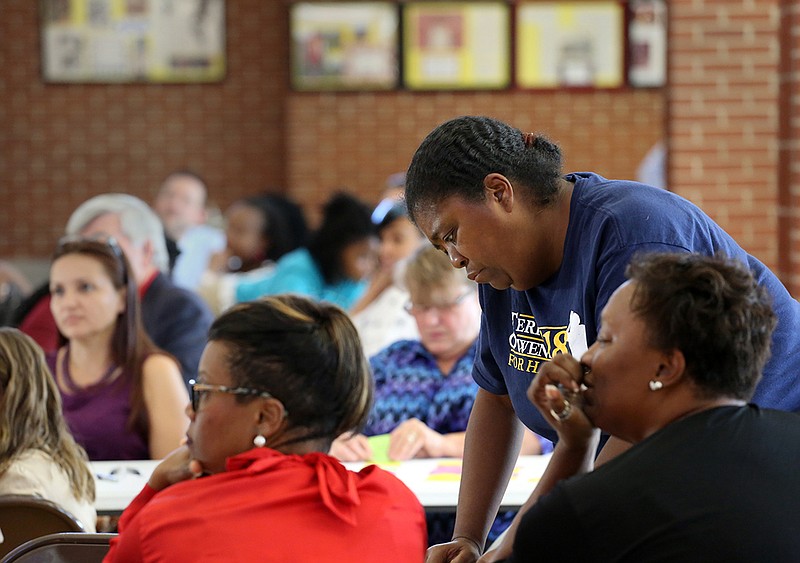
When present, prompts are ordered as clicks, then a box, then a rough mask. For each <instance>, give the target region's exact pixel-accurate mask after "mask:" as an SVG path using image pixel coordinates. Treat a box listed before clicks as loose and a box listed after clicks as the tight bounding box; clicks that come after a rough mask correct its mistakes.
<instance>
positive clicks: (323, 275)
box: [236, 193, 377, 310]
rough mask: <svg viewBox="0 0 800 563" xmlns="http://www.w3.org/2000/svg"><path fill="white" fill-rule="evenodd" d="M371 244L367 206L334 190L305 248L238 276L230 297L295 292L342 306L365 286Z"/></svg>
mask: <svg viewBox="0 0 800 563" xmlns="http://www.w3.org/2000/svg"><path fill="white" fill-rule="evenodd" d="M376 246H377V241H376V237H375V226H374V225H373V224H372V221H371V220H370V210H369V208H368V207H367V206H366V205H365V204H364V203H363V202H361V201H360V200H358V199H357V198H355V197H353V196H351V195H349V194H346V193H339V194H337V195H335V196H333V197H332V198H331V199H330V200H329V201H328V203H326V204H325V209H324V212H323V218H322V225H321V226H320V228H319V229H318V230H317V231H316V232H314V234H313V235H312V236H311V240H310V241H309V244H308V248H298V249H297V250H294V251H292V252H290V253H288V254H286V255H284V256H283V257H282V258H281V259H280V260H278V262H277V264H276V265H275V269H274V270H273V271H272V272H270V273H268V274H266V275H265V276H263V277H262V278H260V279H257V280H247V281H241V282H239V283H238V285H237V286H236V301H238V302H242V301H249V300H251V299H256V298H258V297H261V296H262V295H275V294H278V293H296V294H300V295H306V296H308V297H312V298H314V299H317V300H322V301H328V302H330V303H333V304H335V305H338V306H340V307H341V308H343V309H345V310H348V309H350V308H351V307H352V306H353V305H354V304H355V303H356V301H357V300H358V299H359V298H360V297H361V295H363V293H364V291H365V289H366V287H367V282H366V277H367V275H369V273H370V272H371V271H372V270H373V269H374V264H375V259H376V258H375V247H376Z"/></svg>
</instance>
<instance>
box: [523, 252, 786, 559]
mask: <svg viewBox="0 0 800 563" xmlns="http://www.w3.org/2000/svg"><path fill="white" fill-rule="evenodd" d="M627 274H628V277H629V278H630V279H629V281H628V282H626V283H624V284H623V285H622V286H621V287H620V288H619V289H617V290H616V291H615V292H614V293H613V294H612V296H611V298H610V299H609V300H608V304H607V305H606V307H605V308H604V309H603V313H602V317H601V318H602V324H601V327H600V332H599V334H598V336H597V340H596V342H595V343H594V344H592V346H591V347H590V348H589V350H588V351H587V352H586V353H585V354H583V356H582V357H581V359H580V362H579V361H578V360H576V359H575V358H573V357H572V356H570V355H568V354H561V355H558V356H556V357H554V358H553V360H552V361H551V362H548V363H547V364H545V365H544V366H543V367H542V369H541V371H540V372H539V374H538V375H537V376H536V378H535V379H534V380H533V383H532V384H531V386H530V388H529V389H528V397H529V398H530V400H531V401H532V402H533V404H534V405H535V406H536V408H537V409H538V410H539V412H540V413H541V414H542V416H543V417H545V419H546V420H547V421H548V422H549V423H550V424H551V425H552V426H553V428H554V429H555V431H556V432H557V433H558V438H559V441H558V445H557V446H556V448H555V451H554V453H553V458H552V460H551V462H550V464H549V465H548V467H547V470H546V472H545V474H544V476H543V477H542V480H541V481H540V487H541V489H542V492H544V491H545V490H547V494H546V495H544V496H542V497H541V498H540V499H539V500H538V502H537V503H536V504H534V505H533V506H532V507H531V508H530V509H529V510H528V511H527V512H526V513H525V515H524V516H523V517H522V521H521V523H520V526H519V529H518V530H517V532H516V535H515V541H514V548H513V555H512V556H511V558H510V560H509V561H512V562H514V563H523V562H527V561H552V562H558V561H563V562H572V561H595V562H600V563H602V562H606V561H608V562H611V561H617V562H621V561H635V562H637V563H643V562H656V561H681V562H698V563H699V562H703V563H708V562H713V561H719V562H723V561H724V562H726V563H728V562H752V561H770V562H778V563H780V562H786V563H790V562H794V561H798V560H800V535H798V534H797V530H798V528H800V510H798V509H797V500H798V494H800V472H798V467H800V416H798V415H797V414H796V413H787V412H782V411H777V410H772V409H766V408H760V407H758V406H757V405H755V404H752V403H751V404H748V401H750V399H751V398H752V396H753V390H754V389H755V387H756V384H757V383H758V381H759V379H760V377H761V374H762V370H763V368H764V364H765V363H766V361H767V358H768V356H769V352H770V336H771V335H772V331H773V328H774V327H775V325H776V322H778V319H777V317H776V315H775V314H774V313H773V311H772V308H771V306H770V301H771V299H770V297H769V295H768V293H767V291H766V290H765V289H764V288H763V287H761V286H759V284H758V282H757V280H756V279H755V278H754V277H753V275H752V274H751V273H750V271H749V270H748V268H747V267H746V266H745V265H744V264H742V263H741V262H739V261H736V260H731V259H727V258H723V257H711V256H702V255H699V254H658V253H656V254H649V255H640V256H638V257H637V256H635V257H634V258H633V260H632V262H631V264H630V266H629V267H628V270H627ZM795 353H796V352H795ZM561 390H563V391H561ZM600 429H602V430H603V431H604V432H608V433H610V434H612V435H614V436H619V437H622V438H624V439H625V440H627V441H629V442H630V443H632V444H633V447H632V448H631V449H630V450H628V451H626V452H624V453H622V454H620V455H619V456H618V457H616V458H615V459H613V460H611V461H609V462H607V463H606V464H604V465H602V466H600V467H598V468H597V469H595V470H594V471H592V468H593V462H594V453H595V450H596V448H597V443H598V440H599V436H600ZM569 477H574V478H569Z"/></svg>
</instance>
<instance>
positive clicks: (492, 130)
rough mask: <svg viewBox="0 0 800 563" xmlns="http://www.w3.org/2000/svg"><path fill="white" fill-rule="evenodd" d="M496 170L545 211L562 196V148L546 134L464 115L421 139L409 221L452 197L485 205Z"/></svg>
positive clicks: (412, 172) (409, 179) (409, 192)
mask: <svg viewBox="0 0 800 563" xmlns="http://www.w3.org/2000/svg"><path fill="white" fill-rule="evenodd" d="M492 172H497V173H500V174H502V175H504V176H506V177H507V178H508V179H509V180H511V181H513V182H517V183H519V184H521V185H522V186H524V187H525V188H527V190H528V192H527V196H528V197H529V199H530V201H531V202H532V203H534V204H536V205H538V206H541V207H546V206H548V205H550V204H552V203H553V201H554V200H555V195H556V194H557V193H558V187H559V183H558V180H559V178H560V177H561V150H560V149H559V148H558V146H557V145H556V144H554V143H552V142H551V141H549V140H548V139H546V138H545V137H543V136H541V135H534V134H532V133H523V132H522V131H520V130H519V129H516V128H514V127H511V126H510V125H508V124H506V123H503V122H502V121H498V120H497V119H493V118H491V117H477V116H462V117H457V118H455V119H452V120H450V121H447V122H445V123H443V124H441V125H439V126H438V127H437V128H436V129H434V130H433V131H432V132H431V133H430V134H428V136H427V137H425V140H423V141H422V144H420V146H419V148H418V149H417V151H416V152H415V153H414V156H413V158H412V159H411V165H410V166H409V168H408V173H407V174H406V189H405V200H406V204H407V206H408V211H409V217H411V220H412V221H415V222H416V219H415V217H416V214H417V212H419V211H420V210H422V209H423V208H425V207H427V206H428V205H429V204H430V203H431V202H434V203H438V202H440V201H442V200H444V199H446V198H447V197H450V196H452V195H458V196H459V197H462V198H464V199H466V200H468V201H474V202H478V201H482V200H483V198H484V192H483V179H484V178H485V177H486V176H487V175H488V174H491V173H492Z"/></svg>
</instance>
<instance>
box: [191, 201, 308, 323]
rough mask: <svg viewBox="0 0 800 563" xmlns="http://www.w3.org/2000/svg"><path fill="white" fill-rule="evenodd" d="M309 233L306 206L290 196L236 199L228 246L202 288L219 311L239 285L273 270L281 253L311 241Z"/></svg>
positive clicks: (218, 255)
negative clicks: (303, 209)
mask: <svg viewBox="0 0 800 563" xmlns="http://www.w3.org/2000/svg"><path fill="white" fill-rule="evenodd" d="M307 235H308V229H307V227H306V222H305V217H304V216H303V212H302V210H301V209H300V207H299V206H298V205H297V204H296V203H294V202H293V201H292V200H290V199H288V198H286V197H284V196H280V195H256V196H251V197H247V198H244V199H240V200H238V201H235V202H234V203H233V204H231V206H230V207H228V209H227V210H226V211H225V237H226V239H227V246H226V247H225V248H224V249H223V250H222V251H220V252H217V253H216V254H214V256H213V257H212V258H211V261H210V263H209V265H208V266H209V267H208V269H207V270H206V272H205V273H204V274H203V279H202V281H201V283H200V287H199V288H198V292H199V293H200V295H201V296H202V297H203V299H204V300H205V301H206V303H208V305H209V307H211V310H212V311H213V312H214V314H215V315H219V314H220V313H221V312H222V311H224V310H225V309H227V308H228V307H230V306H231V305H232V304H233V303H234V302H235V292H236V286H237V284H239V283H243V282H245V281H247V280H250V279H252V280H257V279H261V278H262V277H264V276H266V275H268V274H270V273H271V272H272V270H273V269H274V268H275V262H276V261H277V260H278V259H279V258H281V257H282V256H283V255H284V254H286V253H288V252H291V251H292V250H295V249H296V248H299V247H301V246H304V245H305V244H306V242H307V240H306V239H307Z"/></svg>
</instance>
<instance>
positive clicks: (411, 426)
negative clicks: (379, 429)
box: [389, 418, 444, 461]
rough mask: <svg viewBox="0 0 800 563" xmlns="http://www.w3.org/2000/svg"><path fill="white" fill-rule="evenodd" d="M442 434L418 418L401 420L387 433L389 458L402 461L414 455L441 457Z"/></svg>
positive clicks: (442, 448) (442, 446) (442, 449)
mask: <svg viewBox="0 0 800 563" xmlns="http://www.w3.org/2000/svg"><path fill="white" fill-rule="evenodd" d="M443 451H444V436H443V435H442V434H439V433H438V432H436V431H435V430H432V429H430V428H428V427H427V426H426V424H425V423H424V422H422V421H421V420H419V419H418V418H409V419H408V420H406V421H405V422H402V423H401V424H400V425H399V426H398V427H397V428H395V429H394V430H393V431H392V433H391V434H390V435H389V459H393V460H395V461H403V460H406V459H412V458H414V457H441V456H442V452H443Z"/></svg>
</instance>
